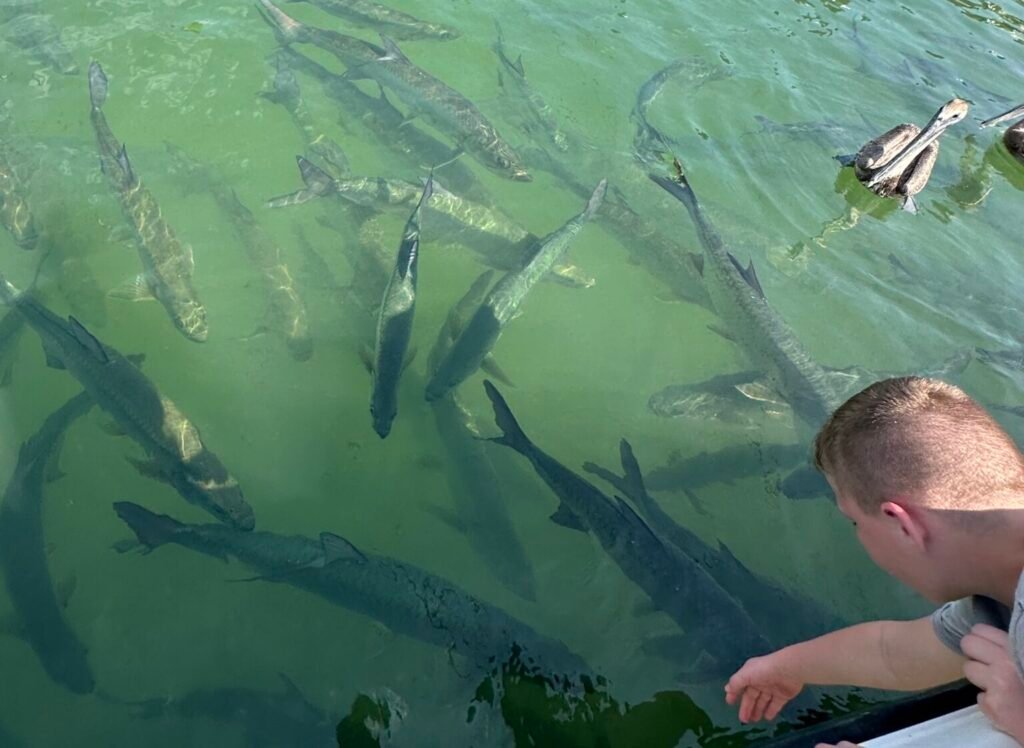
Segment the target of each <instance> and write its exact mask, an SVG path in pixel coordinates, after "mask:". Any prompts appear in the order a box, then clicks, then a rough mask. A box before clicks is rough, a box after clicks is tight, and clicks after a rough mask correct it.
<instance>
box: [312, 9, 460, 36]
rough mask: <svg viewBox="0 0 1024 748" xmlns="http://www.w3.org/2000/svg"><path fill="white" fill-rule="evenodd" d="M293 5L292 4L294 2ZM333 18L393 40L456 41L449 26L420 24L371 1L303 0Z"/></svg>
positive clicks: (416, 19)
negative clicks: (390, 37) (371, 30)
mask: <svg viewBox="0 0 1024 748" xmlns="http://www.w3.org/2000/svg"><path fill="white" fill-rule="evenodd" d="M293 1H295V0H293ZM306 2H308V3H310V4H311V5H315V6H317V7H318V8H321V9H323V10H325V11H327V12H328V13H331V14H332V15H335V16H338V17H339V18H344V19H345V20H346V21H351V22H352V23H354V24H356V25H357V26H365V27H367V28H371V29H374V30H376V31H380V32H386V33H388V34H391V36H393V37H395V38H396V39H442V40H450V39H458V37H459V32H458V31H456V30H455V29H453V28H451V27H450V26H443V25H441V24H439V23H430V22H428V21H421V20H420V19H418V18H415V17H413V16H411V15H409V14H408V13H403V12H401V11H400V10H395V9H394V8H388V7H386V6H384V5H378V4H377V3H373V2H370V0H306Z"/></svg>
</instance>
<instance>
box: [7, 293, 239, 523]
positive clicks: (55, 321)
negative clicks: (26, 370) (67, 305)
mask: <svg viewBox="0 0 1024 748" xmlns="http://www.w3.org/2000/svg"><path fill="white" fill-rule="evenodd" d="M0 301H3V302H4V303H5V304H7V305H9V306H12V307H14V308H15V309H16V310H17V311H18V312H20V313H21V314H22V315H23V316H24V317H25V320H26V321H27V322H28V323H29V325H30V326H31V327H32V328H33V329H34V330H35V331H36V333H37V334H38V335H39V338H40V340H41V341H42V344H43V350H44V351H45V352H46V358H47V362H48V363H49V365H51V366H53V367H55V368H62V369H67V371H68V373H69V374H71V375H72V376H73V377H74V378H75V379H77V380H78V382H79V384H81V385H82V387H84V388H85V390H86V392H88V393H89V394H90V395H92V397H93V399H94V400H95V401H96V403H97V404H98V405H99V406H100V407H101V408H103V410H105V411H107V413H109V414H110V415H111V416H112V417H113V418H114V421H115V422H116V423H117V425H118V427H119V428H120V429H121V430H123V431H124V433H125V434H126V435H127V436H130V437H131V438H132V439H133V440H134V441H135V442H137V443H138V444H139V446H140V447H142V448H143V449H144V450H145V451H146V454H148V455H149V458H150V459H149V461H142V460H134V459H131V458H129V461H130V462H131V463H132V464H133V465H134V466H135V467H136V469H138V470H139V472H140V473H142V474H143V475H145V476H147V477H150V478H154V479H157V480H162V481H165V482H167V483H169V484H170V485H171V486H173V487H174V488H175V489H176V490H177V491H178V493H179V494H181V496H182V498H184V499H185V500H186V501H188V502H189V503H191V504H195V505H196V506H198V507H200V508H201V509H205V510H206V511H207V512H209V513H210V514H212V515H213V516H214V517H216V518H217V519H219V520H221V521H222V522H227V523H229V524H231V525H233V526H234V527H237V528H239V529H242V530H251V529H252V528H253V527H254V526H255V525H256V520H255V517H254V516H253V512H252V507H250V506H249V504H248V503H247V502H246V501H245V497H244V496H243V495H242V490H241V488H239V486H238V481H237V480H235V478H234V477H233V476H232V475H231V474H230V473H228V471H227V468H225V467H224V465H223V463H221V461H220V460H219V459H218V458H217V455H215V454H214V453H213V452H211V451H210V450H209V449H207V447H206V445H205V444H203V441H202V439H201V438H200V436H199V430H198V429H197V428H196V427H195V426H194V425H193V424H192V422H191V421H190V420H189V419H188V418H187V417H186V416H185V414H184V413H182V412H181V410H179V409H178V406H177V405H175V404H174V403H173V402H172V401H171V400H170V399H169V398H168V397H166V396H165V395H163V394H162V393H161V392H160V391H159V390H158V389H157V388H156V386H155V385H154V384H153V383H152V382H151V381H150V380H149V378H148V377H147V376H146V375H145V374H143V373H142V371H141V370H140V369H139V367H138V366H136V364H135V363H133V362H131V361H129V360H128V359H127V358H125V357H124V356H122V355H121V354H120V353H118V352H117V351H116V350H114V349H113V348H111V347H110V346H108V345H106V344H104V343H101V342H100V341H99V340H97V339H96V338H95V337H94V336H93V335H92V334H91V333H90V332H89V331H88V330H86V329H85V327H83V326H82V324H81V323H80V322H79V321H78V320H76V319H75V318H74V317H69V318H68V319H67V320H63V319H61V318H60V317H58V316H57V315H56V314H54V313H53V312H51V311H50V310H49V309H47V308H46V307H45V306H44V305H43V304H42V303H41V302H40V301H39V300H38V299H36V298H35V296H34V295H33V294H32V293H31V292H25V293H22V292H19V291H18V290H17V289H16V288H15V287H14V286H12V285H11V284H10V283H9V282H8V281H7V280H6V279H5V278H3V277H2V276H0Z"/></svg>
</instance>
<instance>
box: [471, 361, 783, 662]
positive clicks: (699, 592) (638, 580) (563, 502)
mask: <svg viewBox="0 0 1024 748" xmlns="http://www.w3.org/2000/svg"><path fill="white" fill-rule="evenodd" d="M484 388H485V389H486V391H487V396H488V397H489V398H490V400H491V404H492V405H493V407H494V418H495V423H496V424H497V426H498V428H499V429H501V436H499V437H496V438H494V439H493V440H492V441H494V442H497V443H498V444H503V445H505V446H506V447H510V448H512V449H514V450H515V451H516V452H519V453H520V454H521V455H523V456H524V457H526V458H527V459H528V460H529V461H530V463H531V465H533V469H534V470H535V471H536V473H537V475H538V476H540V478H541V479H542V480H543V481H544V482H545V483H546V484H547V485H548V487H549V488H550V489H551V490H552V491H553V492H554V493H555V495H556V496H557V497H558V499H559V505H558V510H557V511H556V512H555V513H554V514H552V515H551V519H552V521H554V522H555V523H557V524H559V525H562V526H564V527H567V528H570V529H574V530H580V531H582V532H589V533H590V534H592V535H593V536H594V537H595V538H596V539H597V540H598V541H599V542H600V543H601V546H602V547H603V548H604V549H605V551H606V552H607V553H608V555H609V556H610V557H611V558H612V559H613V560H614V561H615V563H616V564H617V565H618V566H619V568H620V569H622V571H623V573H625V575H626V576H627V577H629V578H630V579H631V580H632V581H633V582H634V583H635V584H636V585H637V586H638V587H640V589H642V590H643V591H644V592H645V593H646V594H647V596H648V597H649V598H650V599H651V602H652V603H653V604H654V606H655V607H656V608H657V609H659V610H662V611H664V612H665V613H667V614H668V615H669V616H671V617H672V619H673V620H674V621H676V622H677V623H678V624H679V626H680V627H681V628H682V629H683V630H684V631H685V632H686V637H685V639H686V646H685V649H686V650H689V653H690V655H691V657H692V662H691V664H690V665H691V667H690V671H691V673H690V674H691V675H692V676H695V677H699V678H708V677H714V676H723V675H728V673H730V672H732V668H735V667H738V666H739V665H741V664H742V663H743V661H744V660H745V659H746V658H747V657H750V656H751V655H755V654H760V653H764V652H768V651H770V649H771V647H770V645H769V644H768V642H767V641H766V640H765V638H764V637H763V636H762V635H761V633H760V629H759V627H758V626H757V625H756V624H755V623H754V622H753V621H752V620H751V618H750V616H749V615H748V614H747V612H746V610H744V608H743V606H742V605H741V604H740V603H739V602H737V600H736V599H735V598H733V597H732V595H730V594H729V593H728V592H726V591H725V590H724V589H723V588H722V586H721V585H720V584H718V582H716V581H715V579H714V578H713V577H712V576H711V575H710V574H709V573H708V572H707V570H706V569H705V568H704V567H703V566H702V565H701V564H700V563H699V562H698V561H696V560H694V559H693V558H691V557H690V556H688V555H686V554H685V553H683V552H681V551H680V550H679V549H677V548H674V547H673V546H671V545H669V544H668V543H666V542H664V541H663V540H662V539H661V538H659V537H658V536H657V535H656V534H655V533H654V532H653V531H652V530H651V528H650V527H648V525H647V524H646V523H645V522H644V521H643V520H642V519H641V518H640V517H639V515H637V513H636V512H635V511H634V510H633V509H632V507H630V506H629V504H627V503H626V502H625V501H624V500H622V499H618V500H616V501H612V500H611V499H609V498H608V497H607V496H605V495H604V494H603V493H602V492H601V491H600V490H598V489H597V488H596V487H595V486H594V485H593V484H592V483H590V482H589V481H587V480H585V479H583V478H582V477H581V476H579V475H577V474H576V473H574V472H573V471H572V470H570V469H569V468H567V467H565V465H563V464H562V463H560V462H558V461H557V460H556V459H555V458H554V457H552V456H551V455H549V454H547V453H546V452H544V451H543V450H541V449H540V447H538V446H537V445H536V444H534V443H533V442H532V441H530V439H529V437H528V436H527V435H526V434H525V433H524V432H523V429H522V427H520V425H519V423H518V422H517V421H516V418H515V416H514V415H513V414H512V411H511V409H509V407H508V404H507V403H506V402H505V399H504V398H503V397H502V396H501V393H499V392H498V390H497V388H495V387H494V385H492V384H491V383H490V382H489V381H484Z"/></svg>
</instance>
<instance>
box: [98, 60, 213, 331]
mask: <svg viewBox="0 0 1024 748" xmlns="http://www.w3.org/2000/svg"><path fill="white" fill-rule="evenodd" d="M89 97H90V100H91V101H92V114H91V117H92V125H93V129H94V130H95V131H96V142H97V144H98V146H99V152H100V166H101V167H102V169H103V173H104V174H106V175H107V179H109V180H110V183H111V184H112V185H113V186H114V188H115V189H116V190H117V195H118V198H119V199H120V201H121V208H122V210H123V211H124V215H125V218H126V219H127V220H128V223H129V224H130V225H131V227H132V230H133V232H134V234H135V245H136V248H137V249H138V252H139V259H140V260H141V261H142V269H143V272H142V275H140V276H139V278H138V280H137V282H136V292H137V297H138V298H140V299H141V298H144V297H145V296H146V290H147V289H148V292H149V295H152V296H153V297H154V298H156V300H157V301H159V302H160V304H161V305H163V307H164V309H165V310H166V311H167V315H168V316H169V317H170V318H171V321H172V322H174V326H175V327H177V328H178V330H180V331H181V332H182V333H183V334H184V335H185V336H186V337H187V338H189V339H190V340H195V341H197V342H202V341H204V340H206V338H207V335H208V334H209V329H208V326H207V321H206V308H205V307H204V306H203V305H202V303H201V302H200V301H199V297H198V296H197V295H196V291H195V288H193V286H192V272H193V269H194V267H195V263H194V261H193V258H192V250H191V248H189V247H187V246H184V245H182V244H181V243H180V242H179V241H178V238H177V237H176V236H175V234H174V231H173V230H172V229H171V227H170V225H169V224H168V223H167V221H166V220H164V217H163V215H162V214H161V212H160V206H159V205H157V202H156V200H155V199H154V197H153V195H152V194H151V193H150V192H149V190H147V189H146V188H145V186H143V184H142V182H140V181H139V178H138V177H137V176H136V175H135V172H134V171H132V166H131V163H129V161H128V151H127V150H126V148H125V147H124V146H123V145H121V144H119V143H118V141H117V138H115V137H114V133H113V132H112V131H111V129H110V125H108V124H107V118H106V117H105V116H104V115H103V104H104V102H106V100H107V76H106V75H105V74H104V72H103V68H101V67H100V65H99V63H97V62H93V63H92V64H91V65H89Z"/></svg>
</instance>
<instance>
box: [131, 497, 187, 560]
mask: <svg viewBox="0 0 1024 748" xmlns="http://www.w3.org/2000/svg"><path fill="white" fill-rule="evenodd" d="M114 511H115V512H117V516H118V517H120V518H121V519H122V520H124V522H125V523H126V524H127V525H128V527H130V528H131V529H132V532H134V533H135V537H136V538H138V540H139V543H141V544H142V546H143V547H144V548H145V549H146V552H149V551H151V550H153V549H154V548H158V547H159V546H161V545H163V544H164V543H167V542H170V540H171V538H172V537H173V536H174V535H175V534H176V533H177V532H178V531H179V530H181V529H182V528H183V527H184V525H183V524H181V523H180V522H178V520H176V519H173V518H172V517H168V516H167V515H166V514H156V513H154V512H151V511H149V510H148V509H145V508H144V507H141V506H139V505H138V504H133V503H131V502H130V501H116V502H114Z"/></svg>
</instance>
